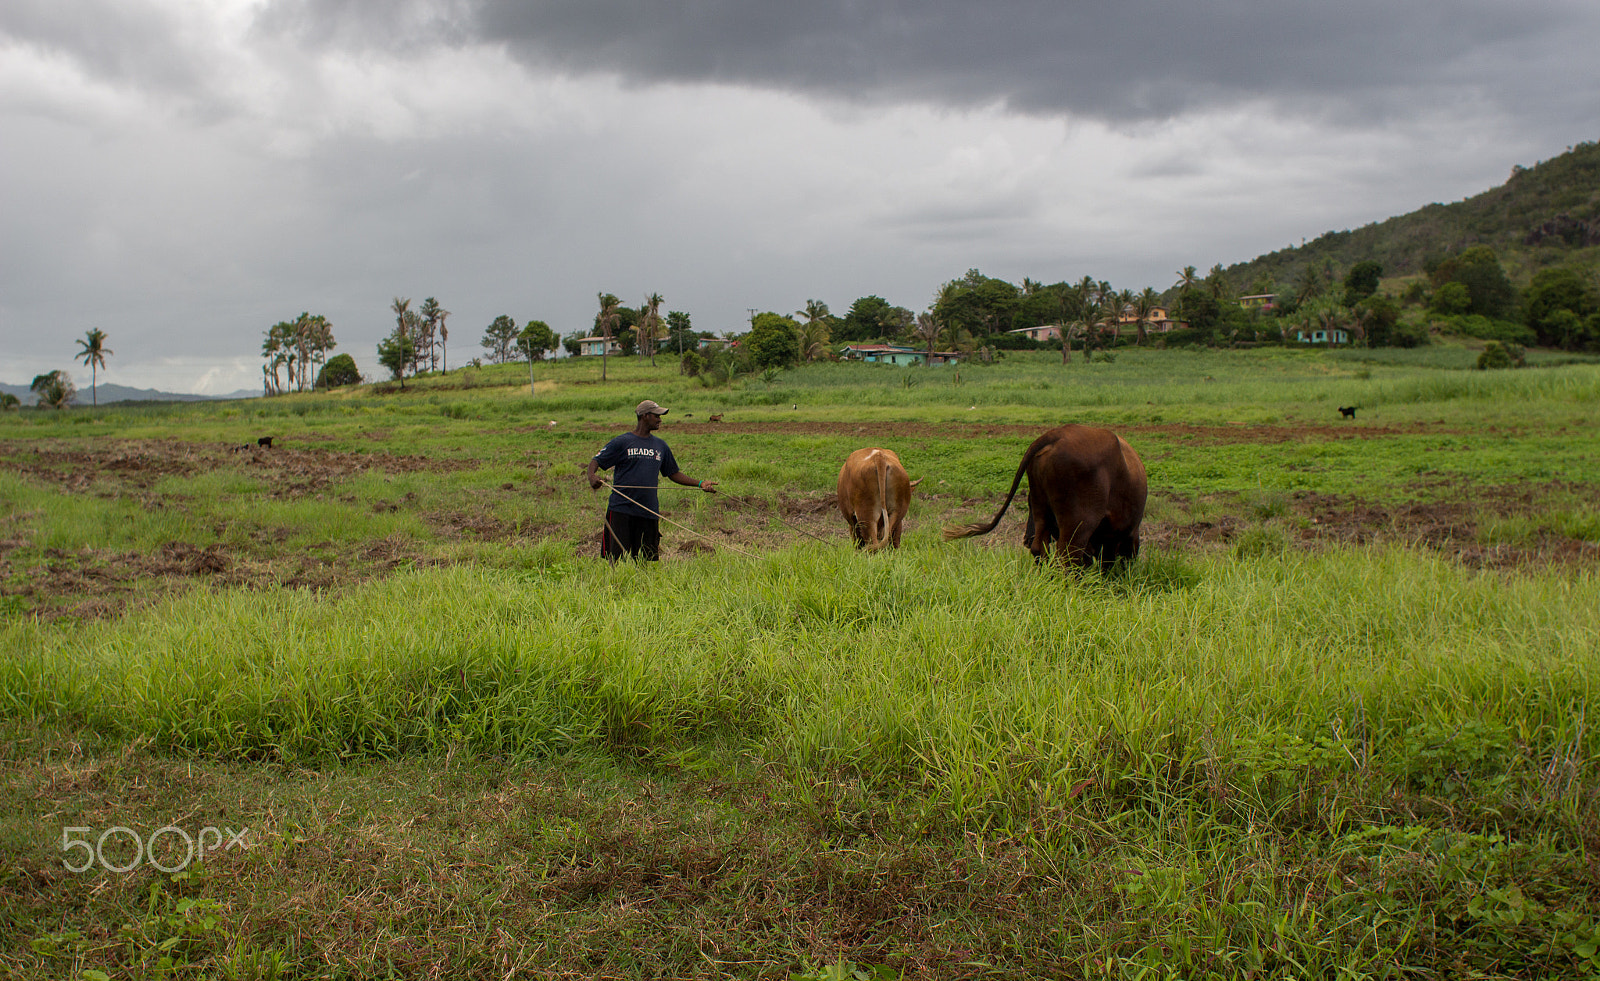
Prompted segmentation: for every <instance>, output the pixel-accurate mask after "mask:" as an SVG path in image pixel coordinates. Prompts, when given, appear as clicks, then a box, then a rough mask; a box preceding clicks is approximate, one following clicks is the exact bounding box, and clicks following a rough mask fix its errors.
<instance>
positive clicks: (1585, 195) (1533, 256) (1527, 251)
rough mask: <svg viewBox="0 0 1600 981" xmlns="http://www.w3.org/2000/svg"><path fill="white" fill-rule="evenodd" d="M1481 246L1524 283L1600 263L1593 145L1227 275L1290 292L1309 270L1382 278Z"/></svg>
mask: <svg viewBox="0 0 1600 981" xmlns="http://www.w3.org/2000/svg"><path fill="white" fill-rule="evenodd" d="M1472 245H1487V246H1489V247H1491V248H1493V249H1494V251H1495V254H1496V255H1498V256H1499V258H1500V262H1501V265H1503V266H1504V267H1505V270H1506V274H1507V275H1508V276H1510V277H1511V279H1512V281H1513V282H1515V283H1517V284H1518V285H1525V284H1526V283H1527V281H1528V279H1529V278H1531V277H1532V275H1533V274H1534V273H1535V272H1537V271H1538V270H1540V269H1542V268H1544V267H1546V266H1552V265H1562V264H1565V263H1569V262H1583V263H1597V264H1600V143H1596V142H1592V141H1591V142H1588V143H1579V144H1578V145H1577V146H1574V147H1572V148H1571V149H1570V150H1568V151H1567V152H1566V153H1564V154H1562V155H1561V156H1559V157H1554V158H1552V159H1550V160H1545V161H1542V162H1540V163H1537V164H1535V165H1534V166H1533V167H1523V166H1521V165H1518V166H1514V167H1512V168H1511V176H1510V177H1509V178H1508V179H1507V180H1506V182H1505V183H1504V184H1501V185H1500V186H1499V187H1496V188H1492V189H1490V190H1487V191H1484V192H1483V193H1482V194H1478V195H1475V196H1473V197H1470V198H1466V199H1465V200H1462V201H1457V202H1455V203H1454V204H1430V205H1428V206H1427V207H1425V208H1421V209H1419V210H1417V211H1413V212H1411V213H1410V214H1408V215H1402V216H1400V217H1398V218H1390V219H1388V220H1387V221H1381V222H1375V223H1373V224H1371V225H1364V226H1362V227H1361V228H1357V229H1354V230H1351V231H1342V232H1328V233H1326V234H1324V235H1323V236H1321V237H1320V238H1318V239H1316V240H1315V241H1312V242H1307V243H1306V244H1305V245H1302V246H1300V247H1298V248H1289V249H1280V250H1279V251H1277V252H1269V253H1267V254H1266V255H1263V256H1258V257H1257V258H1255V259H1252V260H1250V261H1249V262H1241V263H1237V264H1235V265H1233V266H1229V267H1228V268H1227V270H1226V272H1227V274H1228V281H1229V282H1230V283H1231V284H1232V285H1233V287H1234V289H1235V290H1237V291H1239V292H1241V293H1254V292H1257V290H1256V286H1257V285H1258V284H1259V283H1263V282H1271V283H1274V284H1276V285H1275V287H1274V289H1272V290H1264V291H1262V292H1282V291H1286V290H1290V289H1292V288H1293V285H1294V284H1295V283H1297V282H1299V281H1300V277H1301V276H1302V275H1303V274H1304V272H1305V270H1306V267H1307V266H1315V267H1316V268H1318V269H1320V270H1328V269H1330V268H1331V270H1332V271H1333V272H1334V274H1335V276H1336V277H1338V278H1343V276H1344V274H1345V272H1346V271H1348V270H1349V268H1350V267H1351V266H1353V265H1354V264H1355V263H1357V262H1360V261H1362V260H1364V259H1371V260H1374V261H1376V262H1378V263H1380V264H1381V265H1382V266H1383V274H1384V276H1385V277H1391V276H1405V275H1410V274H1414V273H1420V272H1424V271H1426V270H1428V269H1430V268H1432V267H1433V266H1434V265H1436V264H1437V263H1438V261H1439V260H1440V259H1442V258H1444V257H1445V256H1446V255H1449V254H1450V253H1453V252H1458V251H1460V250H1462V249H1465V248H1467V247H1468V246H1472Z"/></svg>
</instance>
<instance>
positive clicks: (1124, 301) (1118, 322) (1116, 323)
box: [1111, 290, 1138, 344]
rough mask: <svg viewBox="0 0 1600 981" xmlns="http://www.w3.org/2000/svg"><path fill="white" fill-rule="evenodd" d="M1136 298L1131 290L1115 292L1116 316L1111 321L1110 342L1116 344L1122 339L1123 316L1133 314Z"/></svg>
mask: <svg viewBox="0 0 1600 981" xmlns="http://www.w3.org/2000/svg"><path fill="white" fill-rule="evenodd" d="M1136 299H1138V297H1137V295H1135V293H1134V292H1133V290H1123V291H1122V292H1120V293H1118V294H1117V316H1116V319H1115V320H1113V321H1112V327H1111V343H1113V344H1116V343H1117V342H1119V341H1121V340H1122V323H1123V320H1124V318H1126V317H1128V316H1130V315H1133V314H1134V301H1135V300H1136Z"/></svg>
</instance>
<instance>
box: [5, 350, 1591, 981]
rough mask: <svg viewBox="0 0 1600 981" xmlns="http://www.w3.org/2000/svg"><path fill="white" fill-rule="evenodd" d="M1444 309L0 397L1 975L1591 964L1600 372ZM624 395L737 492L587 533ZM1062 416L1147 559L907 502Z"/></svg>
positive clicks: (1260, 973) (679, 502) (979, 484)
mask: <svg viewBox="0 0 1600 981" xmlns="http://www.w3.org/2000/svg"><path fill="white" fill-rule="evenodd" d="M1474 357H1475V354H1474V352H1473V351H1472V350H1471V349H1470V348H1467V347H1456V346H1448V345H1436V346H1434V347H1431V348H1424V349H1420V350H1417V351H1404V352H1391V351H1381V352H1379V351H1374V352H1364V351H1345V352H1327V351H1309V350H1283V349H1276V348H1264V349H1256V350H1249V351H1232V352H1192V351H1126V350H1125V351H1118V352H1117V355H1116V358H1115V360H1114V361H1112V362H1109V363H1095V364H1089V365H1085V364H1082V363H1074V364H1072V365H1070V366H1062V365H1061V364H1060V363H1059V360H1058V359H1056V358H1054V357H1052V356H1050V355H1045V354H1013V355H1012V356H1011V357H1009V358H1007V359H1006V360H1005V361H1004V362H1002V363H1001V364H998V365H993V366H980V365H974V366H963V367H962V368H961V369H960V372H959V374H958V373H957V372H956V371H954V370H951V369H948V368H935V369H909V370H908V369H897V368H886V367H876V366H866V365H817V366H810V367H806V368H803V369H799V370H797V371H793V372H787V373H782V374H778V375H776V376H774V377H771V378H768V379H765V380H762V379H748V380H744V381H738V382H735V383H733V384H732V385H731V386H720V387H716V386H711V387H708V386H704V385H702V384H701V383H700V382H699V381H697V380H695V379H689V378H684V377H681V376H680V375H678V374H677V372H676V366H675V365H674V364H672V363H671V362H670V359H662V364H661V365H659V366H658V367H656V368H651V367H649V366H648V365H647V364H645V363H643V362H639V361H637V360H625V359H613V360H612V361H611V363H610V365H609V367H608V375H609V378H608V380H607V381H606V382H605V383H601V382H600V380H599V377H598V375H599V371H598V365H597V364H596V363H594V362H592V361H587V360H586V361H581V362H567V363H561V364H557V365H550V366H541V367H539V368H538V369H536V383H535V389H534V391H533V392H532V393H531V394H530V392H529V390H528V375H527V371H526V366H523V367H521V368H518V367H516V366H502V367H494V368H484V369H466V370H462V371H454V372H451V373H450V374H448V375H444V376H437V377H424V378H419V379H414V380H408V381H407V386H406V389H405V390H404V391H403V392H402V391H400V390H399V389H398V387H397V386H392V385H383V386H371V387H366V388H362V389H358V390H353V391H348V392H338V393H332V394H304V395H293V396H286V397H281V398H277V399H273V400H270V401H250V402H238V403H225V404H213V405H208V404H182V405H160V406H118V407H107V408H102V409H98V410H93V409H75V410H72V411H70V412H67V413H60V414H52V413H42V412H13V413H8V414H5V415H0V651H3V652H4V654H3V656H0V758H3V759H4V761H5V767H4V773H5V777H4V783H3V788H4V789H3V791H0V792H3V795H4V796H3V798H0V800H3V803H4V806H3V807H0V849H3V850H4V852H5V855H6V858H7V859H8V861H7V862H6V869H7V870H6V871H4V872H0V896H3V897H4V900H5V902H4V903H3V905H0V971H3V972H5V973H6V975H7V976H14V977H19V978H20V977H28V978H33V977H67V978H76V977H83V978H95V977H101V976H105V977H112V978H144V977H193V978H200V977H206V978H220V977H227V978H265V977H283V978H382V977H436V976H452V977H483V978H490V977H494V978H503V977H510V976H536V977H623V978H635V977H762V978H792V977H798V978H807V979H809V978H824V977H841V978H844V977H861V978H901V977H904V978H965V977H1000V978H1031V977H1114V978H1159V977H1174V978H1176V977H1182V978H1199V977H1217V978H1236V977H1254V978H1275V977H1297V978H1298V977H1328V978H1335V977H1338V978H1352V977H1417V976H1423V977H1527V978H1535V977H1537V978H1544V977H1554V976H1574V977H1577V976H1592V975H1596V974H1600V877H1597V875H1596V872H1595V868H1596V864H1595V855H1596V849H1597V847H1600V822H1597V813H1596V800H1595V795H1596V793H1597V791H1600V769H1597V766H1596V762H1597V759H1600V738H1597V737H1596V735H1595V733H1594V731H1593V730H1592V729H1591V728H1590V727H1589V726H1588V724H1587V706H1588V703H1589V702H1590V701H1591V700H1593V695H1594V691H1593V688H1594V686H1595V683H1596V680H1597V679H1600V575H1597V569H1600V562H1597V560H1600V437H1597V436H1596V435H1595V427H1594V423H1593V420H1594V418H1595V417H1596V416H1597V415H1600V364H1596V363H1595V362H1594V361H1592V360H1591V361H1587V362H1585V361H1583V360H1581V359H1577V360H1574V359H1570V358H1566V357H1557V356H1553V355H1539V354H1537V353H1536V354H1535V355H1533V356H1530V359H1529V360H1530V367H1528V368H1525V369H1521V370H1517V371H1501V372H1478V371H1472V370H1470V367H1471V364H1472V361H1473V358H1474ZM647 397H648V398H654V399H656V400H658V401H660V402H661V403H662V404H665V405H668V406H671V407H672V408H673V412H672V414H671V415H669V416H668V423H667V426H666V428H665V429H664V430H663V431H662V435H663V436H665V438H666V439H667V440H668V441H669V442H670V443H671V445H672V447H673V449H674V452H675V453H676V455H677V457H678V459H679V460H680V462H681V463H682V464H683V465H684V468H685V471H686V472H687V473H689V474H691V475H692V476H694V477H696V478H702V477H712V478H715V479H717V480H718V481H719V482H720V490H721V493H719V494H717V495H703V494H700V493H698V492H695V491H693V490H692V489H689V490H681V491H674V490H664V491H663V495H662V496H663V499H664V501H665V502H666V505H667V507H666V509H665V510H666V516H667V517H668V518H669V519H670V520H671V521H672V522H673V523H672V524H668V525H667V526H666V527H665V528H664V532H665V536H664V537H665V542H664V555H663V562H661V563H660V564H659V565H658V566H653V567H649V568H640V567H637V566H633V565H629V564H624V565H622V566H619V567H616V568H612V567H610V566H608V565H606V564H605V563H604V562H602V561H601V560H599V559H598V557H597V554H598V547H597V531H598V522H599V513H600V510H601V508H602V507H603V498H601V497H599V496H597V495H595V494H593V493H592V492H590V491H589V490H588V488H587V485H586V483H585V482H584V481H582V479H581V474H582V470H583V467H584V465H585V463H586V462H587V459H588V457H589V456H590V455H591V454H592V453H593V452H594V451H595V450H597V449H598V448H599V446H600V445H601V444H602V443H603V442H604V441H605V439H607V438H609V436H611V435H613V434H615V433H616V432H619V431H621V430H622V429H624V428H627V427H628V426H629V425H630V424H631V421H632V420H631V412H630V409H629V407H631V406H632V405H633V404H634V403H635V402H637V401H638V400H640V399H643V398H647ZM1348 405H1355V406H1357V407H1358V410H1357V418H1356V419H1355V420H1353V421H1351V420H1345V419H1342V418H1341V417H1340V416H1339V414H1338V413H1337V411H1336V408H1337V407H1338V406H1348ZM713 413H716V414H720V415H721V416H722V417H723V418H722V420H721V421H720V422H717V423H713V422H710V421H709V416H710V415H711V414H713ZM1068 421H1072V422H1084V423H1091V424H1098V425H1106V426H1109V427H1111V428H1113V429H1115V430H1117V431H1118V432H1119V433H1122V434H1123V435H1124V436H1126V438H1127V439H1128V440H1129V441H1130V442H1131V443H1132V445H1133V446H1134V447H1135V448H1136V449H1137V450H1138V451H1139V452H1140V454H1141V455H1142V456H1143V458H1144V460H1145V462H1146V464H1147V467H1148V469H1149V473H1150V483H1151V503H1150V511H1149V515H1148V517H1147V519H1146V525H1145V536H1144V537H1145V543H1146V545H1145V551H1144V553H1143V555H1142V557H1141V558H1140V560H1139V561H1138V562H1137V563H1135V564H1134V565H1133V566H1132V567H1131V568H1130V569H1128V570H1126V571H1125V572H1124V573H1122V574H1119V575H1115V576H1112V577H1110V578H1103V577H1101V576H1099V575H1097V574H1095V575H1087V576H1084V575H1063V574H1062V573H1061V572H1060V571H1059V570H1057V569H1054V568H1048V567H1036V566H1035V565H1034V564H1033V563H1032V562H1031V560H1030V559H1028V557H1027V555H1026V553H1025V552H1024V551H1023V549H1022V548H1021V545H1020V541H1021V523H1022V520H1023V516H1022V515H1020V514H1017V513H1015V510H1020V509H1014V512H1013V513H1012V514H1009V515H1008V516H1007V518H1006V520H1005V521H1004V522H1002V524H1001V526H1000V528H999V529H997V530H996V531H995V532H994V533H993V534H992V535H990V536H987V537H985V538H980V539H976V540H970V541H963V542H956V543H945V542H943V541H941V539H940V535H939V530H940V528H941V527H942V526H943V525H945V524H947V523H951V522H957V521H971V520H975V519H976V518H977V517H987V516H989V515H991V514H993V511H994V509H995V508H996V507H997V506H998V504H999V501H1000V498H1001V497H1002V496H1003V494H1004V492H1005V490H1006V488H1007V487H1009V485H1010V481H1011V477H1012V474H1013V473H1014V471H1015V468H1016V464H1017V460H1018V459H1019V457H1020V454H1021V452H1022V450H1023V448H1025V447H1026V445H1027V444H1028V442H1029V441H1031V439H1032V438H1033V436H1035V435H1037V434H1038V433H1039V432H1040V431H1042V430H1043V429H1044V428H1048V427H1050V426H1054V425H1058V424H1060V423H1062V422H1068ZM261 436H272V437H273V438H274V444H275V445H274V446H273V448H272V449H270V450H268V449H263V448H260V447H257V446H256V445H255V443H256V440H257V438H258V437H261ZM865 445H879V446H886V447H890V448H893V449H895V450H896V451H897V452H898V453H899V454H900V456H901V458H902V460H904V461H905V463H906V465H907V467H908V469H909V470H910V471H911V473H912V476H913V477H922V478H924V480H923V483H922V485H921V486H920V487H919V488H918V495H917V497H916V499H915V502H914V504H913V507H912V511H911V514H910V516H909V518H908V522H907V532H906V536H905V545H904V547H903V548H902V549H900V550H899V551H898V552H892V553H879V554H876V555H867V554H863V553H858V552H855V551H854V550H852V549H850V548H849V545H848V541H849V539H848V534H847V532H846V530H845V526H844V523H843V521H842V519H841V518H840V517H839V515H838V512H837V510H836V508H835V507H834V505H833V502H832V489H833V485H834V480H835V477H836V475H837V472H838V467H839V465H840V463H842V461H843V459H844V457H845V456H846V455H847V454H848V453H849V452H850V451H851V450H853V449H855V448H858V447H860V446H865ZM169 826H170V827H171V828H174V829H178V831H179V832H184V833H187V834H189V835H190V837H192V838H196V839H197V840H198V841H199V843H200V849H199V850H196V849H195V848H190V849H188V850H187V851H186V850H185V849H184V847H183V845H184V840H183V838H182V835H181V834H179V833H177V832H171V831H169V832H163V833H162V834H161V835H159V836H158V835H156V834H155V833H156V832H158V831H160V830H161V829H163V828H167V827H169ZM113 828H116V829H127V830H126V831H122V830H119V831H116V832H114V833H113V832H111V829H113ZM211 828H215V829H217V831H215V832H211V833H212V834H213V835H215V836H216V837H215V838H213V839H211V840H212V841H213V842H214V843H216V844H214V846H213V847H212V848H211V849H210V850H209V851H205V849H204V846H205V845H206V842H207V837H206V831H205V829H211ZM134 834H138V835H139V836H140V840H141V842H143V841H145V840H147V839H152V838H157V839H158V841H151V842H150V844H149V845H148V848H147V850H146V851H144V853H143V854H142V856H140V855H136V854H135V853H134V849H133V841H132V837H131V836H132V835H134ZM103 836H104V837H103ZM222 842H227V843H228V844H226V845H224V844H221V843H222ZM201 852H204V858H203V859H202V860H198V861H183V859H185V858H187V857H190V856H193V855H197V854H200V853H201ZM86 856H87V857H90V858H93V859H95V860H96V861H97V863H98V864H95V865H94V866H93V867H92V868H90V869H89V870H86V871H83V872H74V871H71V869H72V868H75V867H77V866H78V865H79V864H80V863H81V861H82V860H83V858H84V857H86ZM154 863H159V865H160V866H162V867H164V868H166V869H168V870H176V871H163V870H162V868H160V867H155V864H154ZM130 865H131V866H132V867H131V868H130ZM108 866H109V867H110V868H108ZM124 868H127V869H129V870H128V871H112V869H124ZM96 972H99V973H96Z"/></svg>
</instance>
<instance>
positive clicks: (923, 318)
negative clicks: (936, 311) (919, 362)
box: [912, 310, 944, 365]
mask: <svg viewBox="0 0 1600 981" xmlns="http://www.w3.org/2000/svg"><path fill="white" fill-rule="evenodd" d="M942 333H944V324H941V323H939V321H938V320H937V319H935V317H934V316H933V311H931V310H924V311H923V312H922V313H919V314H917V325H916V326H915V327H914V328H912V336H914V337H915V338H917V340H919V341H927V342H928V357H927V360H925V361H924V362H923V364H925V365H932V364H933V345H934V342H935V341H937V340H938V339H939V335H940V334H942Z"/></svg>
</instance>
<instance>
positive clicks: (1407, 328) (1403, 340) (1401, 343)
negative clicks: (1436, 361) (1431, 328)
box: [1384, 320, 1433, 348]
mask: <svg viewBox="0 0 1600 981" xmlns="http://www.w3.org/2000/svg"><path fill="white" fill-rule="evenodd" d="M1432 343H1433V337H1432V336H1431V335H1430V334H1429V332H1428V325H1427V324H1425V323H1422V322H1420V321H1416V320H1411V321H1406V322H1404V323H1398V324H1395V325H1394V327H1393V328H1391V329H1390V331H1389V336H1388V338H1387V339H1386V340H1385V341H1384V346H1386V347H1407V348H1410V347H1426V346H1428V345H1429V344H1432Z"/></svg>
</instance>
